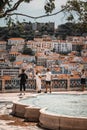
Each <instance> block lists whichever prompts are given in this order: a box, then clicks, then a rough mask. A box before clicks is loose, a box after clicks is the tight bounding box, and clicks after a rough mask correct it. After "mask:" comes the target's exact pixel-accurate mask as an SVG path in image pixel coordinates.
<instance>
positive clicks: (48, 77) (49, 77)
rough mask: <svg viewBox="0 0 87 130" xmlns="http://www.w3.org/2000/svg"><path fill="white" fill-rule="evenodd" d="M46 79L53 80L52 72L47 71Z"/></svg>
mask: <svg viewBox="0 0 87 130" xmlns="http://www.w3.org/2000/svg"><path fill="white" fill-rule="evenodd" d="M46 81H51V72H50V71H49V72H46Z"/></svg>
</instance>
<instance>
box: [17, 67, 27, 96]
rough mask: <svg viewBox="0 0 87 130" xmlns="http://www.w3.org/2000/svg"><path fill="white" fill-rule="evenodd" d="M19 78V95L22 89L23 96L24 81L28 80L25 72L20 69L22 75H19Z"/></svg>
mask: <svg viewBox="0 0 87 130" xmlns="http://www.w3.org/2000/svg"><path fill="white" fill-rule="evenodd" d="M18 77H19V78H20V95H22V89H23V91H24V95H25V89H26V87H25V83H26V80H27V79H28V76H27V75H26V74H25V70H24V69H22V73H21V74H19V76H18Z"/></svg>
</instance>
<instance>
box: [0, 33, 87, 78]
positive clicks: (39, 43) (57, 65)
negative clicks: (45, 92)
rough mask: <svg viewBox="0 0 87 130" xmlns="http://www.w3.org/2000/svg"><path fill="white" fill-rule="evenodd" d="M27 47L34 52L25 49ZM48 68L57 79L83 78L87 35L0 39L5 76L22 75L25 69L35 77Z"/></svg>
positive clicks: (86, 65) (1, 71) (1, 67)
mask: <svg viewBox="0 0 87 130" xmlns="http://www.w3.org/2000/svg"><path fill="white" fill-rule="evenodd" d="M26 49H29V50H30V51H32V53H30V54H28V53H23V51H24V50H26ZM26 51H27V50H26ZM26 51H25V52H26ZM47 68H50V70H51V72H52V77H53V78H56V79H57V78H58V79H67V78H74V79H75V78H76V79H78V78H80V75H79V73H80V72H81V70H82V69H85V70H87V37H82V36H68V37H67V38H66V40H57V39H56V38H55V39H52V37H50V36H48V35H44V36H43V37H42V38H34V40H29V41H25V39H23V38H18V37H16V38H10V39H8V41H7V42H6V41H0V78H1V79H5V80H11V79H15V78H18V74H19V73H20V72H21V69H25V70H26V74H27V75H28V78H29V79H32V78H34V73H35V72H36V70H39V71H40V72H41V74H42V75H44V73H45V72H46V69H47Z"/></svg>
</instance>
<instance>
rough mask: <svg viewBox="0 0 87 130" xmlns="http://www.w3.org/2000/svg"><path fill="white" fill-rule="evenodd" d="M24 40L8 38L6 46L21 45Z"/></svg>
mask: <svg viewBox="0 0 87 130" xmlns="http://www.w3.org/2000/svg"><path fill="white" fill-rule="evenodd" d="M24 42H25V40H24V39H23V38H10V39H8V45H19V44H20V45H21V44H22V43H24Z"/></svg>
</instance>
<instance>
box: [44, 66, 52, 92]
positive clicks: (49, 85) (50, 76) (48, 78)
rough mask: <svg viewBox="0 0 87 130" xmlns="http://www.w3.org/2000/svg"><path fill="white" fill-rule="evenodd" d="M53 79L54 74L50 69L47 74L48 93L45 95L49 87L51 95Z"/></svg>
mask: <svg viewBox="0 0 87 130" xmlns="http://www.w3.org/2000/svg"><path fill="white" fill-rule="evenodd" d="M51 79H52V74H51V71H50V69H49V68H48V69H47V72H46V91H45V93H47V90H48V87H49V88H50V93H51V89H52V86H51Z"/></svg>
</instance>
